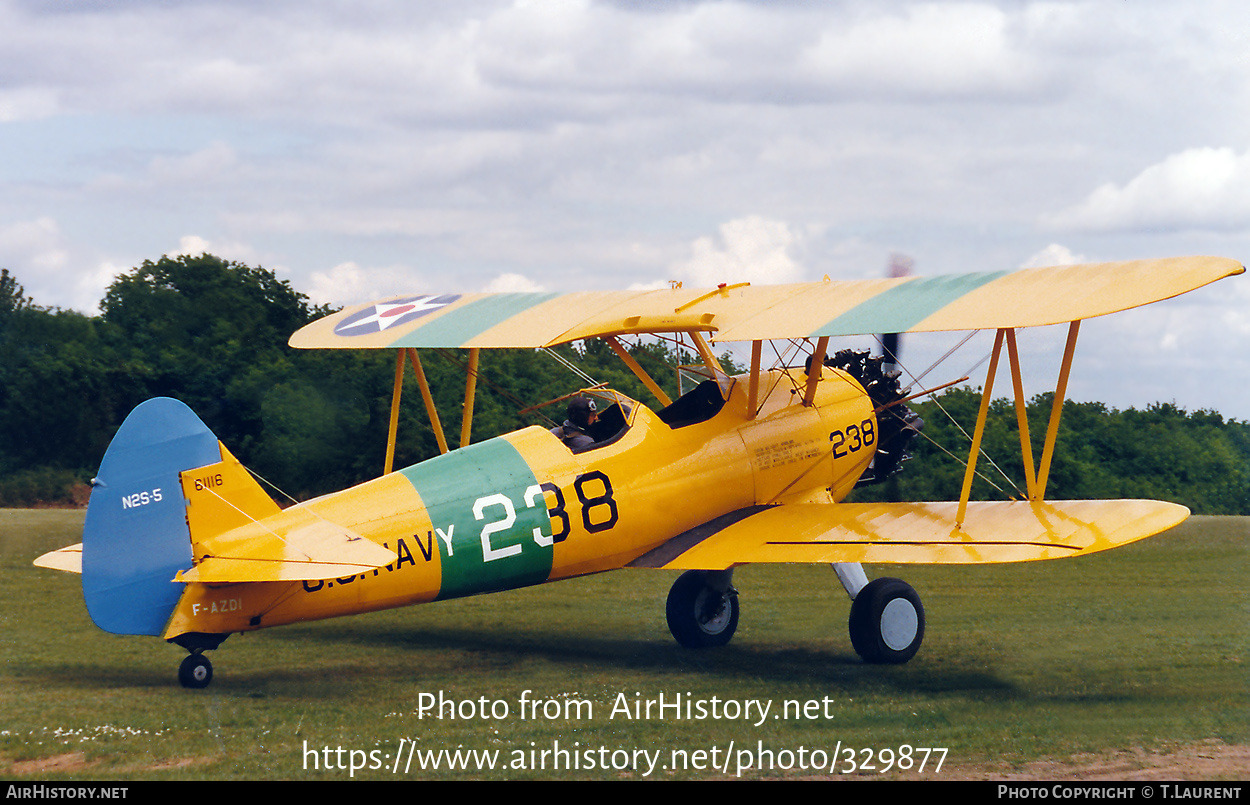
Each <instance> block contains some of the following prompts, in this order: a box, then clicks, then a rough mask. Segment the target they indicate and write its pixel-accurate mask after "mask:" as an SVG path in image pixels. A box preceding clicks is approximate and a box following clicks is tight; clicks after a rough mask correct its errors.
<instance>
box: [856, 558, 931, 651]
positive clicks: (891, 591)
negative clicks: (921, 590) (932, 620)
mask: <svg viewBox="0 0 1250 805" xmlns="http://www.w3.org/2000/svg"><path fill="white" fill-rule="evenodd" d="M850 630H851V645H852V646H854V647H855V653H857V654H858V655H859V656H860V657H862V658H863V660H864V662H868V663H874V664H894V665H897V664H901V663H905V662H907V661H908V660H910V659H911V658H912V657H914V656H915V655H916V651H917V650H919V648H920V643H921V641H922V640H924V606H923V605H922V604H921V603H920V596H919V595H918V594H917V593H916V591H915V590H913V589H912V587H911V585H910V584H908V583H907V582H905V581H901V580H899V579H890V578H884V579H876V580H874V581H871V582H869V583H868V586H867V587H865V588H864V589H862V590H860V592H859V595H857V596H855V601H854V602H852V604H851V620H850Z"/></svg>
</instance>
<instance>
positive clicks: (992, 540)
mask: <svg viewBox="0 0 1250 805" xmlns="http://www.w3.org/2000/svg"><path fill="white" fill-rule="evenodd" d="M958 505H959V504H957V503H835V504H827V503H825V504H821V503H802V504H793V505H781V506H772V507H760V508H757V509H749V510H743V511H742V512H738V513H735V514H734V515H729V516H726V517H724V518H720V520H719V521H713V522H711V523H708V524H707V525H705V526H703V527H700V528H697V529H694V530H692V531H690V532H687V533H686V534H682V535H680V536H678V537H675V538H673V539H671V540H669V541H668V542H667V543H665V544H664V545H662V546H660V547H659V548H656V549H655V550H653V551H651V552H650V553H648V554H645V555H643V556H641V557H639V558H638V559H636V560H634V561H633V562H632V563H630V566H631V567H662V568H667V569H688V570H724V569H726V568H730V567H733V566H734V565H741V564H752V563H768V562H796V563H819V564H824V563H834V562H868V563H880V564H988V563H996V562H1027V561H1031V560H1035V559H1058V558H1061V557H1066V556H1083V555H1085V554H1089V553H1094V552H1096V551H1105V550H1107V549H1108V548H1115V547H1117V546H1119V545H1125V544H1127V543H1129V542H1135V541H1136V540H1139V539H1144V538H1146V537H1149V536H1151V535H1153V534H1157V533H1159V532H1160V531H1165V530H1167V529H1169V528H1171V527H1172V526H1174V525H1177V524H1178V523H1180V522H1181V521H1183V520H1184V519H1185V518H1186V517H1188V516H1189V510H1188V509H1186V508H1185V507H1184V506H1178V505H1177V504H1175V503H1164V502H1161V501H1156V500H1063V501H1046V502H1029V501H1006V502H988V503H969V504H968V510H967V515H966V517H965V519H964V522H963V525H962V526H957V525H956V523H955V513H956V510H957V508H958Z"/></svg>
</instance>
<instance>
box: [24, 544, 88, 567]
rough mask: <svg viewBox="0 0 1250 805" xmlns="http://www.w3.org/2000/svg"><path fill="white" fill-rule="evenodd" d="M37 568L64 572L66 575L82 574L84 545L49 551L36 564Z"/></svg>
mask: <svg viewBox="0 0 1250 805" xmlns="http://www.w3.org/2000/svg"><path fill="white" fill-rule="evenodd" d="M34 565H35V567H46V568H48V569H49V570H64V571H65V572H66V573H82V543H81V542H80V543H78V544H77V545H68V546H66V547H64V548H61V549H59V550H55V551H48V552H47V553H45V554H44V555H43V556H40V557H39V558H38V559H36V560H35V562H34Z"/></svg>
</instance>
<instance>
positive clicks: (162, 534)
mask: <svg viewBox="0 0 1250 805" xmlns="http://www.w3.org/2000/svg"><path fill="white" fill-rule="evenodd" d="M219 461H221V450H220V446H219V444H218V442H217V437H216V436H214V435H213V432H212V431H210V430H209V429H208V427H207V426H206V425H205V424H204V423H203V422H202V421H200V418H199V417H198V416H196V415H195V414H194V413H193V412H192V411H191V409H190V408H188V407H187V406H186V405H184V404H183V403H181V402H178V401H177V400H172V399H169V398H167V397H158V398H155V399H151V400H148V401H147V402H144V403H142V404H140V405H139V406H138V407H136V408H135V409H134V410H133V411H131V412H130V415H129V416H127V417H126V421H125V422H123V423H122V426H121V428H119V429H118V431H117V435H115V436H114V437H113V441H112V443H110V444H109V447H108V450H107V451H106V452H105V454H104V459H103V461H101V463H100V472H99V474H98V475H97V476H96V478H95V480H94V481H93V482H92V487H93V488H92V491H91V502H90V503H89V504H88V506H87V519H86V523H85V525H84V526H83V540H82V541H83V549H82V591H83V598H84V599H85V600H86V603H87V612H88V614H90V615H91V619H92V620H93V621H95V624H96V625H97V626H99V627H100V628H101V629H104V630H105V631H108V632H114V633H116V634H144V635H160V634H161V633H162V631H163V629H164V627H165V623H166V621H168V620H169V616H170V614H171V613H172V612H173V609H174V607H175V606H176V605H177V603H178V599H179V597H180V596H181V595H182V589H183V585H182V584H181V583H180V582H175V581H174V580H173V578H174V575H175V574H176V573H177V572H178V571H179V570H186V569H188V568H190V567H191V534H190V530H189V527H188V525H187V515H186V507H185V504H184V500H183V495H182V486H181V483H180V480H179V477H178V476H179V473H180V472H182V471H184V470H188V469H192V468H195V467H203V466H206V465H208V464H215V463H217V462H219Z"/></svg>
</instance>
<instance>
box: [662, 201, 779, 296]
mask: <svg viewBox="0 0 1250 805" xmlns="http://www.w3.org/2000/svg"><path fill="white" fill-rule="evenodd" d="M798 241H799V238H798V237H797V236H796V235H795V234H794V233H793V232H792V231H791V230H790V227H789V226H788V225H787V224H786V223H785V222H784V221H774V220H771V219H768V218H764V217H762V216H759V215H749V216H747V217H745V218H736V219H734V220H732V221H728V222H726V223H724V224H721V226H720V237H719V239H717V238H710V237H702V238H699V239H698V240H696V241H695V242H694V243H693V244H691V247H690V250H691V255H690V258H689V259H687V260H684V261H681V262H678V263H675V264H674V265H673V266H671V269H672V271H673V273H674V274H675V279H680V280H682V281H683V282H684V283H687V284H689V285H691V286H694V287H700V288H710V287H713V286H715V285H719V284H721V283H730V282H751V283H755V284H765V285H771V284H780V283H785V282H798V281H800V280H801V279H803V267H802V266H800V265H799V264H798V263H797V262H795V260H794V259H793V258H792V257H791V256H790V250H791V249H792V248H794V247H795V246H796V245H797V244H798Z"/></svg>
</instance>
